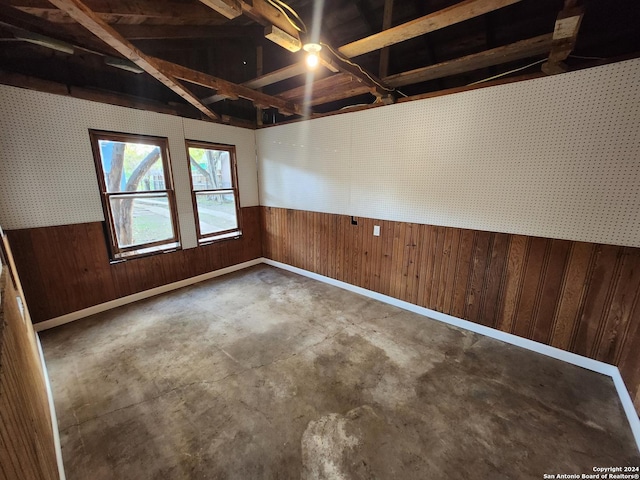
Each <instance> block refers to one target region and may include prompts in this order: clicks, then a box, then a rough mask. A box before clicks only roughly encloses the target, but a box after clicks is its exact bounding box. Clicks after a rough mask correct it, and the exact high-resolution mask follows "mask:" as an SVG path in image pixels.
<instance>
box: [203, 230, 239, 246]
mask: <svg viewBox="0 0 640 480" xmlns="http://www.w3.org/2000/svg"><path fill="white" fill-rule="evenodd" d="M240 238H242V232H241V231H236V232H230V233H225V234H223V235H217V236H215V237H205V238H201V239H199V240H198V246H199V247H204V246H206V245H211V244H212V243H218V242H224V241H228V240H239V239H240Z"/></svg>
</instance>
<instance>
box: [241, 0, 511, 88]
mask: <svg viewBox="0 0 640 480" xmlns="http://www.w3.org/2000/svg"><path fill="white" fill-rule="evenodd" d="M520 1H522V0H465V1H463V2H461V3H458V4H456V5H453V6H451V7H449V8H445V9H443V10H439V11H437V12H435V13H431V14H429V15H425V16H423V17H420V18H418V19H416V20H412V21H410V22H407V23H403V24H402V25H398V26H396V27H393V28H390V29H388V30H385V31H384V32H381V33H376V34H375V35H371V36H369V37H365V38H363V39H360V40H357V41H355V42H352V43H349V44H347V45H344V46H342V47H340V48H338V51H339V52H340V53H341V54H342V55H344V56H345V57H347V58H352V57H356V56H358V55H364V54H365V53H369V52H373V51H375V50H378V49H380V48H384V47H388V46H390V45H394V44H396V43H399V42H403V41H404V40H408V39H410V38H413V37H416V36H419V35H424V34H425V33H429V32H433V31H435V30H439V29H442V28H445V27H448V26H450V25H454V24H456V23H459V22H462V21H464V20H468V19H470V18H474V17H477V16H479V15H482V14H484V13H487V12H490V11H493V10H497V9H499V8H502V7H506V6H507V5H511V4H514V3H518V2H520ZM301 67H302V68H303V69H304V66H301V65H299V64H298V63H296V64H293V65H290V66H288V67H284V68H281V69H280V70H277V71H276V72H272V73H273V76H272V74H271V73H267V74H266V75H263V76H262V77H261V78H260V79H258V78H256V79H254V80H251V81H249V82H247V85H249V84H251V82H253V81H259V82H260V87H265V86H267V85H271V84H274V83H277V82H281V81H283V80H286V79H288V78H292V77H295V76H297V75H300V74H301V73H304V70H303V71H301V70H300V68H301Z"/></svg>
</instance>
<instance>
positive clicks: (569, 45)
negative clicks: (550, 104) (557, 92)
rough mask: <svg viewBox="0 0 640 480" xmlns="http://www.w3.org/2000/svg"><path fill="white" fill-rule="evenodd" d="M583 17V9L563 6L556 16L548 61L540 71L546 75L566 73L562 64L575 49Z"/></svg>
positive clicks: (565, 68)
mask: <svg viewBox="0 0 640 480" xmlns="http://www.w3.org/2000/svg"><path fill="white" fill-rule="evenodd" d="M571 3H573V2H571ZM583 16H584V8H582V7H573V6H565V9H564V10H562V11H561V12H560V14H558V19H557V20H556V24H555V29H554V31H553V45H552V47H551V52H549V60H548V61H547V62H545V63H543V64H542V71H543V72H544V73H546V74H547V75H553V74H556V73H563V72H566V71H567V66H566V65H565V64H564V63H563V62H564V61H565V60H566V59H567V57H568V56H569V54H570V53H571V52H572V51H573V48H574V47H575V44H576V41H577V39H578V31H579V30H580V24H581V23H582V17H583Z"/></svg>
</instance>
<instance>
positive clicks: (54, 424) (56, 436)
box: [36, 333, 67, 480]
mask: <svg viewBox="0 0 640 480" xmlns="http://www.w3.org/2000/svg"><path fill="white" fill-rule="evenodd" d="M36 343H37V345H38V354H39V355H40V365H41V366H42V373H43V375H44V384H45V388H46V389H47V400H48V402H49V416H50V417H51V429H52V430H53V446H54V448H55V451H56V462H57V464H58V476H59V477H60V480H66V478H67V477H66V475H65V473H64V463H63V462H62V446H61V444H60V430H58V417H57V415H56V406H55V404H54V403H53V392H52V391H51V383H50V382H49V372H48V371H47V364H46V363H45V361H44V352H43V351H42V344H41V343H40V337H39V336H38V334H37V333H36Z"/></svg>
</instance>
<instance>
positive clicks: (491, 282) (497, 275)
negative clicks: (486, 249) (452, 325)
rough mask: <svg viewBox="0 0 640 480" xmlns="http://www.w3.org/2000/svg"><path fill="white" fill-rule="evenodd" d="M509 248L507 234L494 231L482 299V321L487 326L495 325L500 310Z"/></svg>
mask: <svg viewBox="0 0 640 480" xmlns="http://www.w3.org/2000/svg"><path fill="white" fill-rule="evenodd" d="M508 249H509V235H506V234H504V233H496V234H494V236H493V244H492V245H491V252H490V259H489V266H488V269H487V273H486V279H485V291H484V298H483V301H482V314H481V318H482V323H483V324H484V325H487V326H489V327H494V328H495V327H496V324H497V322H498V313H499V311H500V302H501V294H502V292H503V288H504V281H505V268H506V264H507V258H508V255H507V252H508Z"/></svg>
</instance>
